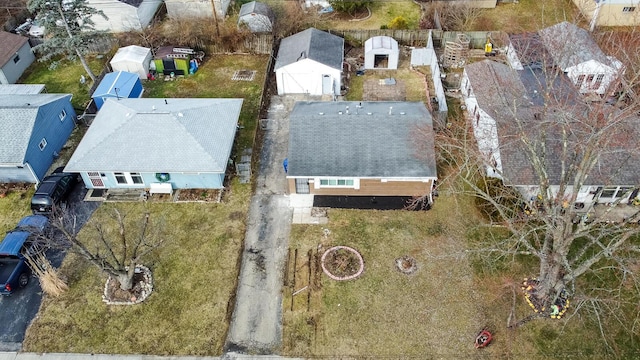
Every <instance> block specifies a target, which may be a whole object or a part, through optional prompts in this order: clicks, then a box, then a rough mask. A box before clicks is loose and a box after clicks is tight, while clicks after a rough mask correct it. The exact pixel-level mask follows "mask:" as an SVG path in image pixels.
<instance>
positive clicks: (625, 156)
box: [460, 60, 640, 209]
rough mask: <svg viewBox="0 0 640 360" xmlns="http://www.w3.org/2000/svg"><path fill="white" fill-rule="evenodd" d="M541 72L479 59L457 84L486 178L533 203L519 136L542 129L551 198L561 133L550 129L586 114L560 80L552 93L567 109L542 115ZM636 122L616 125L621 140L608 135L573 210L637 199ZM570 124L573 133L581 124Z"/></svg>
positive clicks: (532, 176) (532, 179)
mask: <svg viewBox="0 0 640 360" xmlns="http://www.w3.org/2000/svg"><path fill="white" fill-rule="evenodd" d="M542 72H543V70H542V69H534V68H531V67H526V68H524V69H523V70H513V69H511V68H510V67H509V66H507V65H505V64H501V63H498V62H495V61H492V60H484V61H481V62H477V63H473V64H470V65H467V66H465V69H464V72H463V75H462V80H461V89H460V90H461V92H462V96H463V98H464V106H465V107H466V109H467V112H468V118H469V121H470V123H471V125H472V128H473V133H474V137H475V138H476V141H477V145H478V150H479V151H480V153H481V154H483V155H484V157H485V158H484V164H485V170H486V175H487V176H489V177H496V178H501V179H503V181H504V183H505V184H506V185H509V186H512V187H514V188H515V189H516V190H517V191H518V192H519V193H521V194H522V195H523V198H524V199H525V200H530V199H533V198H535V197H536V196H537V194H538V193H539V189H540V186H539V179H538V176H537V172H536V171H535V170H534V169H533V166H532V164H531V160H530V159H529V157H528V153H527V150H525V146H526V145H525V143H524V141H523V136H525V138H526V137H530V138H536V136H537V135H536V134H537V132H540V131H541V129H539V128H538V126H539V125H541V124H544V125H543V126H544V131H545V133H546V137H545V141H546V142H545V151H546V152H547V155H546V156H545V157H544V159H545V161H546V163H545V164H542V166H544V168H545V171H546V172H547V176H548V179H549V181H550V191H551V193H552V194H553V195H554V196H555V194H557V193H558V192H559V189H560V185H559V181H560V180H559V179H560V174H561V171H562V164H561V161H560V160H559V159H560V158H561V157H562V155H561V151H562V150H561V146H558V143H559V140H558V139H560V137H561V136H562V135H561V131H562V130H561V129H558V128H556V127H554V126H553V125H550V124H554V123H561V121H556V120H554V119H561V118H563V119H570V118H571V117H569V116H567V115H571V114H572V113H575V112H576V111H578V112H582V114H583V115H582V116H584V114H585V113H587V112H588V111H589V107H588V106H587V104H586V103H583V102H582V101H583V100H582V97H581V96H580V95H578V93H577V89H576V88H575V87H574V86H573V85H572V84H571V81H570V80H569V79H568V78H567V77H564V76H559V77H558V78H556V79H554V84H553V88H552V89H554V91H557V92H558V93H559V94H561V96H566V98H564V101H566V102H567V105H569V106H566V107H565V108H555V109H554V111H545V107H546V106H545V99H544V98H543V97H542V96H541V95H539V94H541V91H542V89H544V88H546V87H548V85H547V84H546V83H545V80H544V74H543V73H542ZM572 93H573V95H572ZM563 112H564V113H563ZM565 121H566V120H565ZM639 121H640V118H637V117H636V118H635V119H634V118H629V119H628V121H626V122H622V121H621V122H620V124H619V126H625V129H627V128H628V131H626V130H625V131H623V133H626V134H628V135H627V136H622V137H620V133H621V132H620V131H617V132H613V131H612V136H615V137H616V138H615V139H612V141H611V144H610V146H611V148H610V149H608V150H609V151H607V152H606V153H604V152H603V153H602V154H601V155H600V157H599V159H598V164H597V166H596V167H594V169H593V170H592V171H591V172H590V174H589V176H588V177H587V178H586V179H585V181H584V184H583V186H582V187H581V188H580V189H579V191H578V196H577V198H576V203H577V204H576V206H580V207H584V208H585V209H589V208H590V207H591V205H592V204H595V203H612V202H614V201H618V200H620V202H621V203H629V202H631V201H632V200H633V199H635V198H636V197H637V196H638V191H637V188H638V184H639V180H640V169H639V168H638V166H636V164H637V163H638V162H640V154H638V152H637V151H636V150H635V138H636V136H640V129H638V128H637V125H634V122H635V124H637V123H638V122H639ZM575 123H576V131H578V132H579V131H580V130H579V129H578V128H579V127H580V126H581V124H580V122H578V121H576V122H575ZM616 133H617V135H616ZM522 134H524V135H522ZM618 137H620V138H618ZM577 146H580V145H579V144H578V145H577ZM569 190H570V191H571V189H569Z"/></svg>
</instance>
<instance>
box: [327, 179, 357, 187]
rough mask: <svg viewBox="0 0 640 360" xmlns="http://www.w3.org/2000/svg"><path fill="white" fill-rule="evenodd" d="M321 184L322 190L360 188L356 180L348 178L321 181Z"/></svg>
mask: <svg viewBox="0 0 640 360" xmlns="http://www.w3.org/2000/svg"><path fill="white" fill-rule="evenodd" d="M319 184H320V187H321V188H341V187H344V188H356V189H357V188H358V187H357V185H358V184H357V181H356V180H354V179H347V178H328V179H320V182H319Z"/></svg>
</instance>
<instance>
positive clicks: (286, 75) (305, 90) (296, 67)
mask: <svg viewBox="0 0 640 360" xmlns="http://www.w3.org/2000/svg"><path fill="white" fill-rule="evenodd" d="M323 75H330V76H331V78H332V80H333V91H334V95H340V81H341V78H340V77H341V71H340V70H338V69H334V68H331V67H329V66H326V65H324V64H320V63H318V62H316V61H313V60H310V59H305V60H301V61H298V62H295V63H293V64H289V65H287V66H284V67H281V68H280V69H278V70H276V83H277V86H278V95H283V94H309V95H322V77H323Z"/></svg>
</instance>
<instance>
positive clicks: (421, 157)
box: [288, 101, 436, 178]
mask: <svg viewBox="0 0 640 360" xmlns="http://www.w3.org/2000/svg"><path fill="white" fill-rule="evenodd" d="M360 104H361V106H362V107H359V106H360ZM347 107H348V109H349V111H348V113H347ZM390 109H391V110H390ZM390 111H391V115H389V112H390ZM339 112H342V114H340V113H339ZM418 132H420V133H421V135H417V134H418ZM288 162H289V164H288V176H304V177H313V176H340V177H362V178H366V177H372V178H394V177H396V178H397V177H405V178H424V177H436V166H435V150H434V139H433V124H432V121H431V115H430V114H429V112H428V110H427V109H426V107H425V106H424V104H423V103H421V102H398V101H380V102H361V103H360V102H346V101H344V102H342V101H341V102H297V103H296V104H295V106H294V108H293V110H292V112H291V115H290V124H289V153H288Z"/></svg>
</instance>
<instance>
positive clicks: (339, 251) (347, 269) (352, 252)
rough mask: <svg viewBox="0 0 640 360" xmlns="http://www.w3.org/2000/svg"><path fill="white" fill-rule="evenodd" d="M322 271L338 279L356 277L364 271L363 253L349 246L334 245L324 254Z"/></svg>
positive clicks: (321, 261)
mask: <svg viewBox="0 0 640 360" xmlns="http://www.w3.org/2000/svg"><path fill="white" fill-rule="evenodd" d="M320 264H321V265H322V271H323V272H324V273H325V274H327V276H328V277H330V278H332V279H333V280H337V281H345V280H351V279H355V278H357V277H358V276H360V274H362V272H363V271H364V260H363V259H362V255H360V253H359V252H358V251H357V250H356V249H353V248H350V247H348V246H334V247H332V248H330V249H328V250H327V251H325V252H324V254H322V258H321V259H320Z"/></svg>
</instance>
